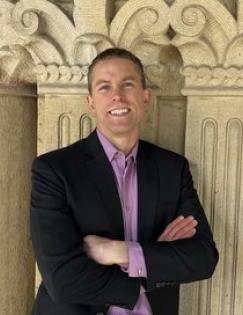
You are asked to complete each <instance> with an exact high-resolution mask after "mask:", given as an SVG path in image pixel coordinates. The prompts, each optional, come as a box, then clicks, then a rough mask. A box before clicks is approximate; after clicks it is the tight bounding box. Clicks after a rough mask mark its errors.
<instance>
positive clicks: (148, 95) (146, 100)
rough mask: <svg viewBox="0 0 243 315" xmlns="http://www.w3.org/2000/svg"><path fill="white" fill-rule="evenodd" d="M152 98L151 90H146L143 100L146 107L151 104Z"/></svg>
mask: <svg viewBox="0 0 243 315" xmlns="http://www.w3.org/2000/svg"><path fill="white" fill-rule="evenodd" d="M151 96H152V91H151V89H149V88H146V89H144V90H143V99H144V104H145V105H146V106H148V105H149V102H150V100H151Z"/></svg>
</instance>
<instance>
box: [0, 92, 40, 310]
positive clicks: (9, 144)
mask: <svg viewBox="0 0 243 315" xmlns="http://www.w3.org/2000/svg"><path fill="white" fill-rule="evenodd" d="M0 126H1V127H0V147H1V154H0V174H1V176H0V196H1V205H0V243H1V250H0V310H1V311H0V312H1V314H2V315H14V314H21V315H26V314H29V313H30V309H31V306H32V301H33V289H34V258H33V254H32V248H31V241H30V232H29V200H30V168H31V162H32V159H33V157H34V156H36V99H35V98H27V97H20V96H7V95H1V93H0Z"/></svg>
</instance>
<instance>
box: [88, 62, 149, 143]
mask: <svg viewBox="0 0 243 315" xmlns="http://www.w3.org/2000/svg"><path fill="white" fill-rule="evenodd" d="M91 90H92V93H91V95H90V96H88V104H89V108H90V110H91V112H92V113H93V114H94V115H95V116H96V120H97V128H98V129H99V130H100V131H101V132H102V133H103V134H104V135H105V136H106V137H107V138H108V139H110V140H112V139H113V138H114V137H121V136H123V137H124V136H128V137H133V138H134V139H137V138H138V136H139V124H140V122H141V120H142V118H143V116H144V112H145V109H146V107H147V105H148V103H149V100H150V90H149V89H146V88H145V89H144V88H143V86H142V82H141V76H140V73H139V71H138V69H137V66H136V65H135V64H134V63H133V62H132V61H131V60H128V59H123V58H116V57H114V58H111V59H106V60H101V61H99V62H98V63H97V64H96V65H95V67H94V69H93V71H92V76H91Z"/></svg>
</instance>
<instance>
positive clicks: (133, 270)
mask: <svg viewBox="0 0 243 315" xmlns="http://www.w3.org/2000/svg"><path fill="white" fill-rule="evenodd" d="M127 245H128V259H129V264H128V269H127V272H128V274H129V277H132V278H140V277H142V278H147V268H146V264H145V259H144V254H143V250H142V247H141V246H140V244H139V243H137V242H127Z"/></svg>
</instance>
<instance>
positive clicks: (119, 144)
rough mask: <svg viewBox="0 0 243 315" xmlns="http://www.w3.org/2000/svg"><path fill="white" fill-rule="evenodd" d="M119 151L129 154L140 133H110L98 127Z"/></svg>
mask: <svg viewBox="0 0 243 315" xmlns="http://www.w3.org/2000/svg"><path fill="white" fill-rule="evenodd" d="M97 129H98V130H99V131H100V132H101V133H102V134H103V135H104V136H105V137H106V138H107V139H108V140H109V141H110V142H111V143H112V144H113V145H114V146H115V147H116V148H117V149H118V150H119V151H121V152H123V153H124V154H125V155H128V154H129V153H130V152H131V150H132V148H133V147H134V146H135V144H136V143H137V142H138V138H139V135H138V133H136V134H129V135H126V134H120V135H119V134H118V135H115V136H114V135H109V134H107V133H106V132H103V130H100V128H97Z"/></svg>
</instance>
